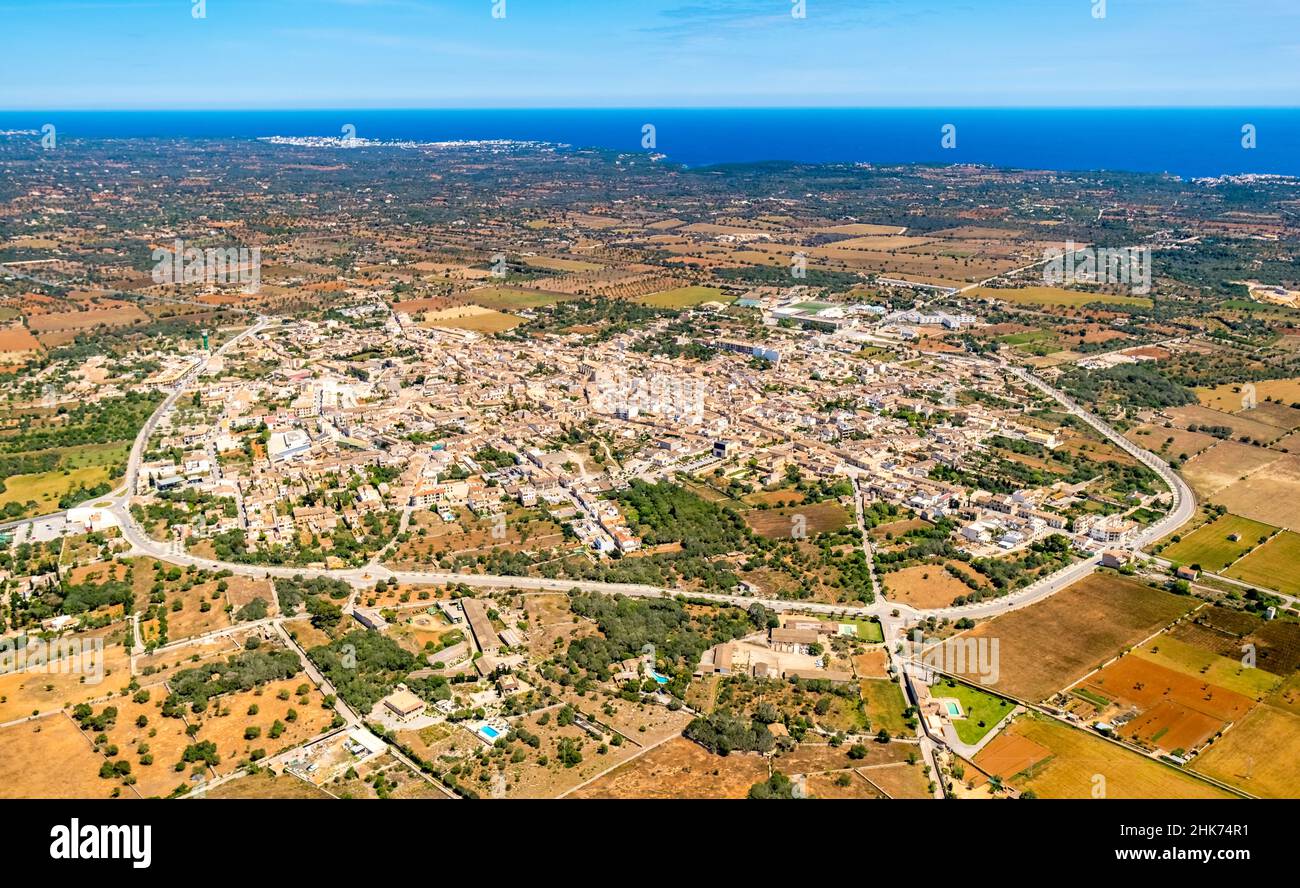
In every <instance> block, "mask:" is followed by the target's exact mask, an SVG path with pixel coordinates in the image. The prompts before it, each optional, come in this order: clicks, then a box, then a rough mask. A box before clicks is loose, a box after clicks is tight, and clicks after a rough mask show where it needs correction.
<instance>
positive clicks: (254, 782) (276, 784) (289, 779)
mask: <svg viewBox="0 0 1300 888" xmlns="http://www.w3.org/2000/svg"><path fill="white" fill-rule="evenodd" d="M329 797H330V796H329V794H328V793H326V792H324V791H323V790H320V789H317V788H316V787H315V786H312V785H311V784H310V783H308V782H307V781H306V780H300V779H298V778H297V777H294V776H292V775H289V774H278V775H277V774H272V773H270V772H269V771H259V772H258V773H256V774H250V775H248V776H246V777H237V778H236V779H234V780H231V781H230V782H228V783H223V784H221V785H220V786H218V787H216V788H215V789H211V790H209V791H208V792H207V793H206V794H205V795H204V798H209V799H328V798H329Z"/></svg>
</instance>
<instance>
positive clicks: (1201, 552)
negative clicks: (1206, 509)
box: [1160, 515, 1276, 572]
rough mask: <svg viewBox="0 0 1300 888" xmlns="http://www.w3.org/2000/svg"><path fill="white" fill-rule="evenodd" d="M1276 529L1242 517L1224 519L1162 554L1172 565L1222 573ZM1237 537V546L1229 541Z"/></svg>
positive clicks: (1196, 532) (1202, 528)
mask: <svg viewBox="0 0 1300 888" xmlns="http://www.w3.org/2000/svg"><path fill="white" fill-rule="evenodd" d="M1275 530H1276V528H1274V527H1271V526H1270V525H1267V524H1261V523H1260V522H1258V521H1251V520H1250V519H1249V518H1242V517H1241V516H1239V515H1223V516H1222V517H1220V518H1217V519H1215V520H1214V521H1211V522H1210V523H1209V524H1206V525H1205V526H1203V527H1200V528H1198V529H1197V530H1195V531H1194V532H1192V533H1190V534H1188V535H1187V536H1185V537H1183V538H1182V540H1180V541H1179V542H1177V543H1174V544H1173V545H1172V546H1169V547H1167V548H1166V549H1165V550H1164V551H1163V552H1161V553H1160V554H1161V555H1162V556H1163V557H1165V558H1168V559H1170V560H1171V561H1180V562H1182V563H1184V564H1199V565H1200V566H1201V569H1202V570H1208V571H1214V572H1218V571H1221V570H1223V568H1225V567H1227V566H1228V565H1230V564H1232V563H1233V562H1234V561H1236V560H1237V559H1238V558H1240V557H1241V556H1242V555H1245V554H1246V553H1247V552H1249V551H1250V550H1251V549H1253V548H1255V547H1256V546H1258V545H1259V543H1260V540H1261V539H1263V538H1267V537H1268V536H1270V535H1271V534H1272V533H1273V532H1274V531H1275ZM1233 534H1236V535H1237V536H1239V537H1240V539H1239V540H1238V541H1237V542H1233V541H1232V540H1230V539H1229V537H1230V536H1232V535H1233Z"/></svg>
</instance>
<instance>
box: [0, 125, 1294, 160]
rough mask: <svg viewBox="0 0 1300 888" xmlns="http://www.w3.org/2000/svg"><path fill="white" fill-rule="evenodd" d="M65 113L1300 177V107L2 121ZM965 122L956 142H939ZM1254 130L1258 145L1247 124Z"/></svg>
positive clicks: (723, 151) (632, 146)
mask: <svg viewBox="0 0 1300 888" xmlns="http://www.w3.org/2000/svg"><path fill="white" fill-rule="evenodd" d="M45 123H53V124H54V125H55V126H56V127H57V128H58V132H59V134H60V137H61V138H64V139H76V138H123V137H163V138H169V137H188V138H256V137H259V136H272V135H286V136H312V135H314V136H339V135H340V133H341V129H342V127H343V126H344V125H345V124H352V125H353V126H355V127H356V135H357V137H358V138H366V139H404V140H418V141H444V140H460V139H518V140H536V141H546V142H560V143H564V144H568V145H572V146H574V147H600V148H610V149H616V150H627V151H640V150H643V149H642V133H643V126H644V125H645V124H652V125H653V126H654V127H655V137H656V149H657V150H658V151H659V152H661V153H663V154H666V155H667V156H668V157H669V158H670V159H671V160H674V161H677V162H680V163H684V164H688V165H690V166H700V165H707V164H717V163H731V162H746V161H760V160H795V161H812V162H819V161H864V162H871V163H980V164H989V165H992V166H1001V167H1016V168H1032V169H1054V170H1097V169H1104V170H1121V171H1135V172H1168V173H1173V174H1176V175H1181V176H1185V177H1193V176H1218V175H1225V174H1230V173H1279V174H1286V175H1298V176H1300V108H1289V109H1278V108H1271V109H1221V108H1204V109H1086V110H1080V109H1057V110H1046V109H1025V110H1004V109H969V108H965V109H952V110H944V109H872V108H863V109H781V108H766V109H719V110H710V109H600V110H571V109H563V110H336V111H315V110H314V111H113V112H103V111H75V112H73V111H58V112H9V111H5V112H0V130H8V129H37V130H39V129H40V127H41V125H42V124H45ZM947 124H952V125H953V126H954V127H956V130H955V136H956V147H954V148H944V147H942V145H941V138H942V133H943V127H944V126H945V125H947ZM1247 124H1249V125H1252V126H1253V127H1254V128H1255V143H1256V147H1255V148H1253V149H1249V150H1248V149H1246V148H1243V147H1242V139H1243V135H1242V128H1243V126H1245V125H1247Z"/></svg>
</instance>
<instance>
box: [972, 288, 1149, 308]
mask: <svg viewBox="0 0 1300 888" xmlns="http://www.w3.org/2000/svg"><path fill="white" fill-rule="evenodd" d="M970 295H972V296H977V297H980V298H982V299H1001V300H1003V301H1004V302H1016V303H1021V304H1024V305H1063V306H1068V307H1071V308H1077V307H1079V306H1082V305H1089V304H1091V303H1093V302H1104V303H1108V304H1110V305H1140V306H1142V307H1144V308H1149V307H1150V306H1151V300H1150V299H1148V298H1147V297H1145V296H1117V295H1114V294H1110V293H1087V292H1084V291H1082V290H1062V289H1060V288H1058V287H1019V288H1016V289H1014V290H1012V289H1000V288H994V287H977V288H975V289H974V290H971V291H970Z"/></svg>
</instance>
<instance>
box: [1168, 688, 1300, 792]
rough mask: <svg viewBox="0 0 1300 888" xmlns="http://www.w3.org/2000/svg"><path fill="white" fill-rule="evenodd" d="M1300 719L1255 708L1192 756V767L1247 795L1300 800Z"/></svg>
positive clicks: (1267, 707) (1273, 709) (1299, 717)
mask: <svg viewBox="0 0 1300 888" xmlns="http://www.w3.org/2000/svg"><path fill="white" fill-rule="evenodd" d="M1297 761H1300V716H1297V715H1295V714H1293V713H1290V712H1286V711H1284V710H1282V709H1279V708H1277V707H1274V706H1268V705H1264V706H1257V707H1256V708H1255V709H1254V710H1253V711H1252V712H1251V713H1250V714H1248V715H1247V716H1246V717H1245V718H1244V719H1242V720H1241V723H1240V724H1238V725H1235V726H1234V727H1233V728H1231V729H1230V730H1229V731H1228V732H1227V733H1225V734H1224V735H1223V736H1222V737H1220V738H1219V739H1218V740H1215V741H1214V743H1212V744H1211V745H1210V746H1209V748H1207V749H1206V750H1205V751H1204V752H1203V753H1201V754H1200V755H1199V756H1197V757H1196V759H1195V760H1194V761H1193V763H1192V768H1193V769H1194V770H1196V771H1199V772H1200V773H1202V774H1205V775H1207V776H1210V777H1214V778H1215V779H1217V780H1222V781H1223V782H1224V783H1227V784H1229V785H1231V786H1235V787H1238V788H1240V789H1243V790H1245V791H1246V792H1248V793H1250V794H1251V795H1256V796H1262V797H1264V798H1275V799H1294V798H1300V769H1297V768H1296V762H1297Z"/></svg>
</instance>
